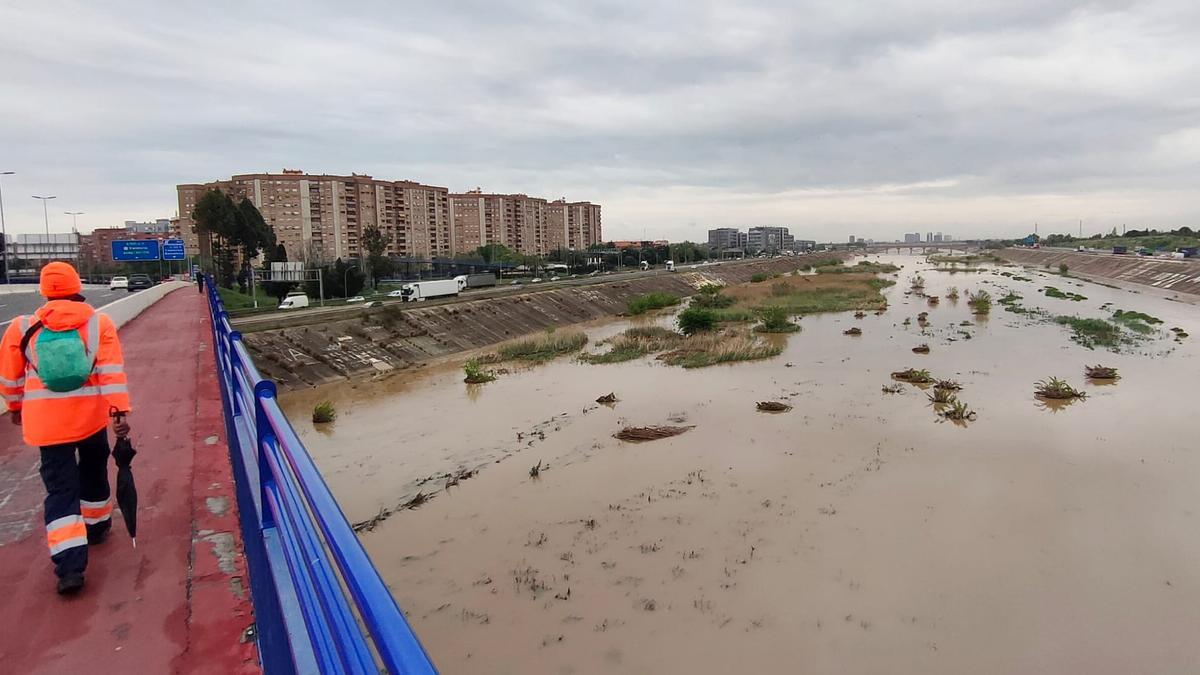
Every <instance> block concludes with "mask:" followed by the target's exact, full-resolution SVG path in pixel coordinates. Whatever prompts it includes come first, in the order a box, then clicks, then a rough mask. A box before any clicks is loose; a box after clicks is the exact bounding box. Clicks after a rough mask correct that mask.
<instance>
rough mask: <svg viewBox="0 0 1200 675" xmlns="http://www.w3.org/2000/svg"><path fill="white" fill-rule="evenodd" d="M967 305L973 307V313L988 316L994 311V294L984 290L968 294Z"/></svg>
mask: <svg viewBox="0 0 1200 675" xmlns="http://www.w3.org/2000/svg"><path fill="white" fill-rule="evenodd" d="M967 305H968V306H970V307H971V311H972V312H973V313H975V314H980V315H986V314H987V313H988V312H990V311H992V294H991V293H988V292H987V291H985V290H983V289H980V290H978V291H975V292H974V293H967Z"/></svg>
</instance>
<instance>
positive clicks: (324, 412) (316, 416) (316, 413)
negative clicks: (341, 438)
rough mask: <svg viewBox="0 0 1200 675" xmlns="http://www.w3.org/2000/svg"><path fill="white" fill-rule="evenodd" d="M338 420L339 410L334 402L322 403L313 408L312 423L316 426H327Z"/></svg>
mask: <svg viewBox="0 0 1200 675" xmlns="http://www.w3.org/2000/svg"><path fill="white" fill-rule="evenodd" d="M335 419H337V409H336V408H334V407H333V402H332V401H321V402H320V403H318V404H316V405H315V406H313V413H312V421H313V422H314V423H315V424H326V423H329V422H332V421H334V420H335Z"/></svg>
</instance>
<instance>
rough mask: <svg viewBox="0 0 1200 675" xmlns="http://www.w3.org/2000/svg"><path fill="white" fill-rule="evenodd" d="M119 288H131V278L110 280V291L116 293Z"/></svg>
mask: <svg viewBox="0 0 1200 675" xmlns="http://www.w3.org/2000/svg"><path fill="white" fill-rule="evenodd" d="M118 288H129V277H113V278H112V279H109V280H108V290H110V291H115V290H117V289H118Z"/></svg>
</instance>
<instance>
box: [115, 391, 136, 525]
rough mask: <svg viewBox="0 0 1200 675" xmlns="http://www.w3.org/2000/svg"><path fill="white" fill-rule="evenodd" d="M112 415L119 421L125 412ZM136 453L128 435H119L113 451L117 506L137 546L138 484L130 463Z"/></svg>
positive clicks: (123, 417) (122, 418)
mask: <svg viewBox="0 0 1200 675" xmlns="http://www.w3.org/2000/svg"><path fill="white" fill-rule="evenodd" d="M112 416H113V419H114V420H116V421H117V422H121V421H122V420H124V419H125V414H124V413H121V412H114V413H113V414H112ZM136 454H137V450H134V449H133V443H130V442H129V437H128V436H118V437H117V443H116V445H115V446H113V451H112V456H113V461H114V462H115V463H116V465H117V506H120V507H121V517H122V518H124V519H125V529H126V530H129V538H130V539H131V540H133V547H134V548H137V486H136V485H134V483H133V471H132V470H131V469H130V468H129V465H130V464H132V463H133V456H134V455H136Z"/></svg>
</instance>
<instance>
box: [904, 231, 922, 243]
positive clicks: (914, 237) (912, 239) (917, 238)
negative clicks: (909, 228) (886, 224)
mask: <svg viewBox="0 0 1200 675" xmlns="http://www.w3.org/2000/svg"><path fill="white" fill-rule="evenodd" d="M904 243H906V244H919V243H921V233H920V232H913V233H911V234H905V235H904Z"/></svg>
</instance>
